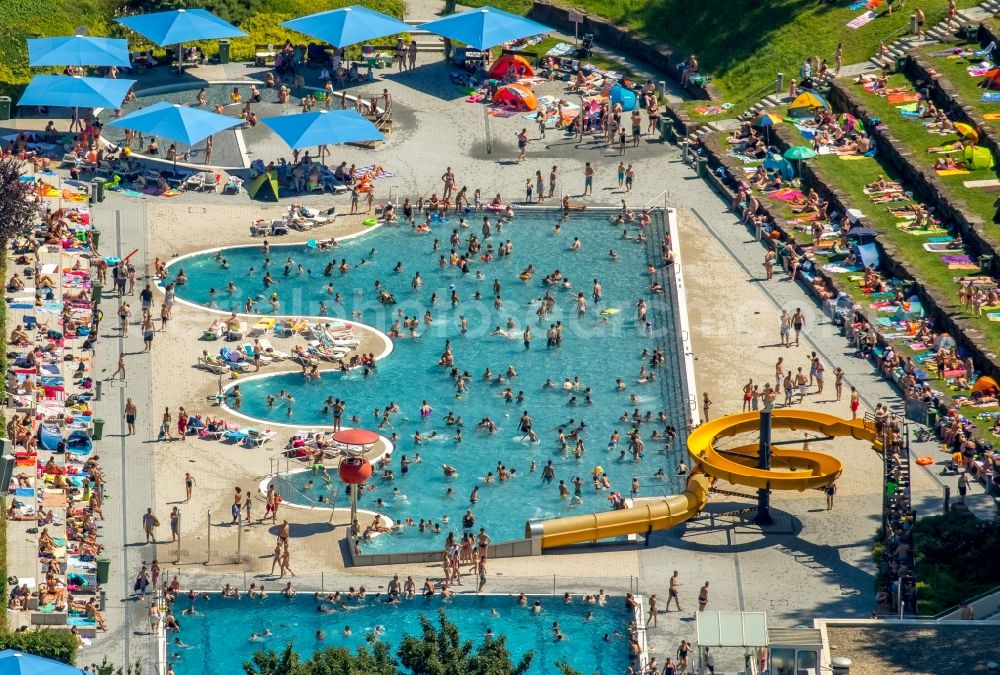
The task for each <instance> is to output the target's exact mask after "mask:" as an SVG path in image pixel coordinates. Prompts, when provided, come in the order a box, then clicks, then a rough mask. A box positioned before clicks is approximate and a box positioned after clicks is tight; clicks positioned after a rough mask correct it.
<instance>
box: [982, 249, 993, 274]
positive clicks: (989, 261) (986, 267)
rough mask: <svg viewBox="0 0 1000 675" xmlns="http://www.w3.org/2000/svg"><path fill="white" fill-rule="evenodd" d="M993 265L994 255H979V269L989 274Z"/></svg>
mask: <svg viewBox="0 0 1000 675" xmlns="http://www.w3.org/2000/svg"><path fill="white" fill-rule="evenodd" d="M991 267H993V256H992V255H990V254H988V253H984V254H983V255H981V256H979V271H981V272H983V273H984V274H989V273H990V268H991Z"/></svg>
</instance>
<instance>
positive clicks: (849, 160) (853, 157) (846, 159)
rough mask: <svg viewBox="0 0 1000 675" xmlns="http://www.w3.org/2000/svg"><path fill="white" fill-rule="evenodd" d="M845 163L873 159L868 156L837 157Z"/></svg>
mask: <svg viewBox="0 0 1000 675" xmlns="http://www.w3.org/2000/svg"><path fill="white" fill-rule="evenodd" d="M837 157H840V158H841V159H842V160H844V161H845V162H853V161H855V160H859V159H874V157H869V156H868V155H837Z"/></svg>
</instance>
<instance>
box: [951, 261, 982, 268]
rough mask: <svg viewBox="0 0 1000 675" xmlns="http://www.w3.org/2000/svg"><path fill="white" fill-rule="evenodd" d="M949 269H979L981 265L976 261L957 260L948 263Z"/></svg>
mask: <svg viewBox="0 0 1000 675" xmlns="http://www.w3.org/2000/svg"><path fill="white" fill-rule="evenodd" d="M948 269H950V270H978V269H979V265H977V264H976V263H974V262H955V263H948Z"/></svg>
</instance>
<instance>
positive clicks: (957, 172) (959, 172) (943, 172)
mask: <svg viewBox="0 0 1000 675" xmlns="http://www.w3.org/2000/svg"><path fill="white" fill-rule="evenodd" d="M935 171H937V174H938V175H939V176H964V175H966V174H969V173H972V172H971V171H969V170H968V169H935Z"/></svg>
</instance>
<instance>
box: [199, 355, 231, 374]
mask: <svg viewBox="0 0 1000 675" xmlns="http://www.w3.org/2000/svg"><path fill="white" fill-rule="evenodd" d="M198 366H199V367H201V368H204V369H205V370H207V371H208V372H210V373H214V374H216V375H222V374H225V373H228V372H229V366H227V365H226V364H225V363H223V362H222V361H221V360H220V359H218V358H217V357H215V356H208V357H203V356H199V357H198Z"/></svg>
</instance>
